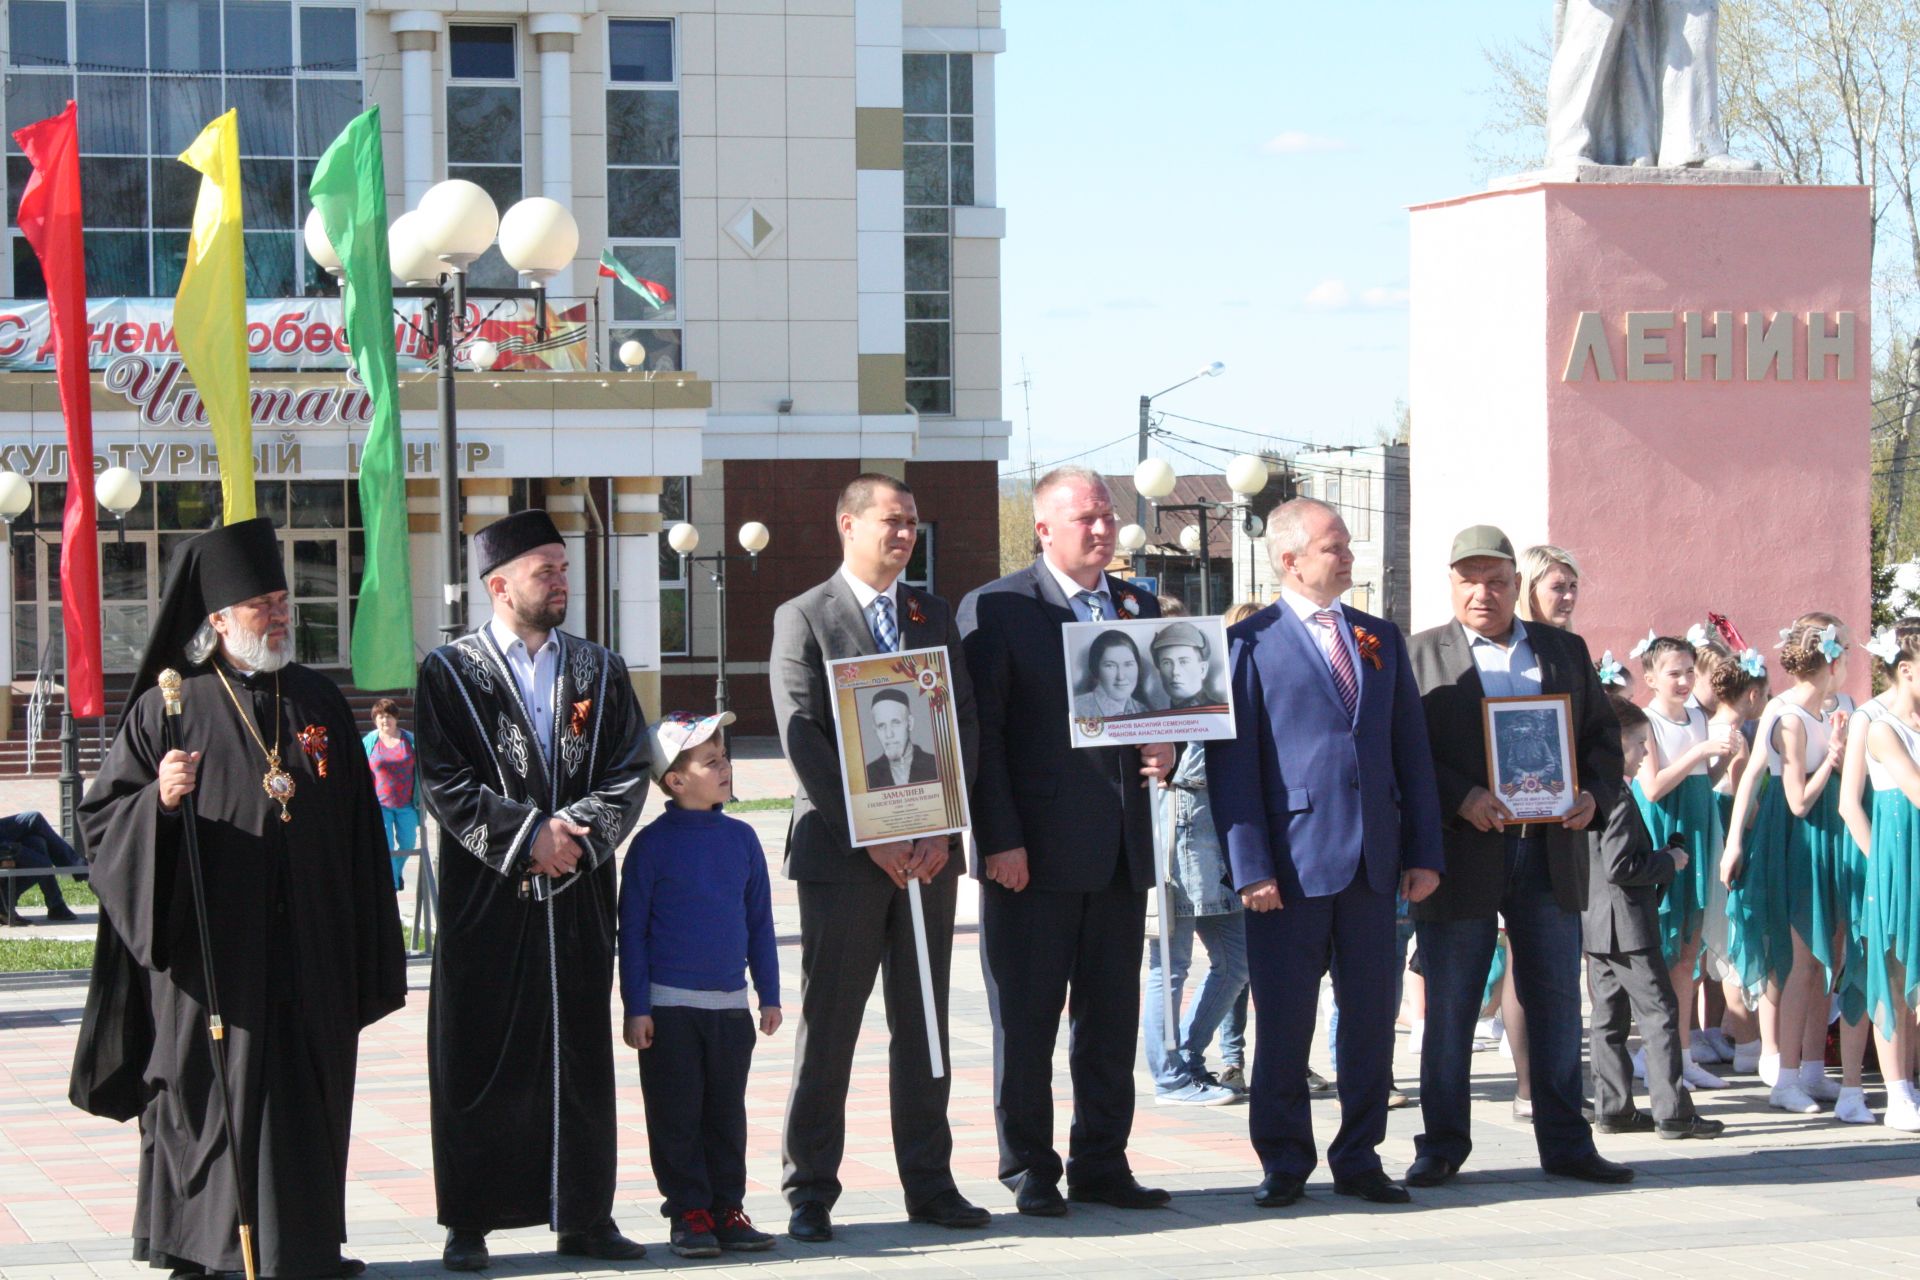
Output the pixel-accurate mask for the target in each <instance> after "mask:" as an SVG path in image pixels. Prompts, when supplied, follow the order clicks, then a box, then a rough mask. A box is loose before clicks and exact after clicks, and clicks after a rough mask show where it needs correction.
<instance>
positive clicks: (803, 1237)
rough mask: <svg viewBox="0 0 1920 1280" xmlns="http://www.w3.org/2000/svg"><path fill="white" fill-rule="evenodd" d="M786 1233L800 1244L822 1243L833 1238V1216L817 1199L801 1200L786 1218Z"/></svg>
mask: <svg viewBox="0 0 1920 1280" xmlns="http://www.w3.org/2000/svg"><path fill="white" fill-rule="evenodd" d="M787 1234H788V1235H790V1236H792V1237H793V1238H794V1239H795V1240H798V1241H800V1242H801V1243H802V1244H824V1243H825V1242H826V1241H828V1240H831V1239H833V1218H832V1216H831V1215H830V1214H828V1212H827V1206H826V1205H825V1204H823V1203H822V1202H821V1201H818V1200H802V1201H801V1202H800V1203H799V1204H797V1205H795V1206H793V1216H792V1217H790V1218H788V1219H787Z"/></svg>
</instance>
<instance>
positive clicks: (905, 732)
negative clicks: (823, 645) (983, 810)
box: [827, 647, 968, 847]
mask: <svg viewBox="0 0 1920 1280" xmlns="http://www.w3.org/2000/svg"><path fill="white" fill-rule="evenodd" d="M949 663H950V659H949V658H948V656H947V651H946V649H945V648H944V647H943V648H938V649H910V650H907V651H906V652H904V653H886V654H879V655H877V656H871V657H864V658H841V659H838V660H835V661H830V662H828V663H827V675H828V679H829V680H831V681H832V683H833V728H834V733H835V735H836V736H837V738H838V740H839V747H840V777H841V786H842V788H843V790H844V799H845V800H846V805H847V824H848V828H849V829H850V830H851V831H852V832H853V843H854V845H855V846H856V847H865V846H867V845H873V844H885V843H887V842H889V841H893V840H917V839H919V838H920V837H921V836H938V835H952V834H953V833H954V832H957V831H964V830H966V829H967V826H968V815H967V774H966V768H965V765H964V762H963V761H962V759H961V756H960V721H959V717H958V715H957V714H956V712H955V709H954V705H953V696H952V695H953V685H952V679H951V675H950V670H951V668H950V665H949Z"/></svg>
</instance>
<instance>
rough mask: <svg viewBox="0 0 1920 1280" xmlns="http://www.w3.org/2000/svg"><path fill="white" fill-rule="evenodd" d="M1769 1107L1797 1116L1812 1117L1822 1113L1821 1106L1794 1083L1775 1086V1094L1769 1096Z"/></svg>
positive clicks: (1786, 1082) (1785, 1082)
mask: <svg viewBox="0 0 1920 1280" xmlns="http://www.w3.org/2000/svg"><path fill="white" fill-rule="evenodd" d="M1767 1105H1768V1106H1770V1107H1773V1108H1775V1109H1777V1110H1780V1111H1791V1112H1793V1113H1794V1114H1795V1115H1801V1116H1812V1115H1818V1114H1819V1113H1820V1104H1819V1103H1817V1102H1815V1101H1814V1100H1813V1099H1812V1098H1810V1097H1808V1096H1807V1091H1806V1090H1805V1089H1802V1088H1801V1087H1800V1086H1799V1085H1798V1084H1797V1083H1795V1082H1793V1081H1783V1082H1782V1083H1780V1084H1777V1085H1775V1086H1773V1092H1771V1093H1769V1094H1768V1095H1767Z"/></svg>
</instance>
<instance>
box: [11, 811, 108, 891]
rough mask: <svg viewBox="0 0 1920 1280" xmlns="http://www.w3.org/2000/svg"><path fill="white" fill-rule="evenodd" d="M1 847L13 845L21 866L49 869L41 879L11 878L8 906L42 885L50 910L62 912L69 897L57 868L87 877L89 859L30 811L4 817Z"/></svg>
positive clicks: (14, 855)
mask: <svg viewBox="0 0 1920 1280" xmlns="http://www.w3.org/2000/svg"><path fill="white" fill-rule="evenodd" d="M0 845H5V846H11V848H12V850H13V857H14V861H15V862H16V863H17V864H18V865H19V866H21V867H46V868H47V869H48V870H47V874H45V875H41V876H9V877H7V879H6V882H5V885H4V890H3V891H4V892H5V894H6V902H7V905H9V906H11V905H13V904H14V903H17V902H18V901H20V895H21V894H23V893H25V892H26V891H27V890H28V889H30V888H32V887H33V886H34V885H35V884H38V885H39V886H40V892H41V893H42V894H44V895H45V897H46V900H47V909H48V910H49V911H59V910H62V909H64V908H65V907H66V905H67V899H66V895H64V894H62V893H61V892H60V882H59V881H58V880H56V879H55V878H54V875H53V870H52V869H53V868H54V867H77V868H79V869H80V870H79V871H78V872H77V874H78V875H82V876H84V875H86V865H87V864H86V860H85V859H84V858H82V857H81V856H80V855H79V854H78V853H76V852H74V848H73V846H72V845H70V844H68V843H67V842H66V841H65V840H62V839H61V838H60V833H59V832H58V831H55V830H54V829H53V826H52V824H50V823H49V822H48V821H47V820H46V819H45V818H44V817H42V816H41V815H40V814H38V813H36V812H34V811H33V810H31V809H29V810H27V811H25V812H23V813H16V814H14V815H12V816H11V817H7V818H0Z"/></svg>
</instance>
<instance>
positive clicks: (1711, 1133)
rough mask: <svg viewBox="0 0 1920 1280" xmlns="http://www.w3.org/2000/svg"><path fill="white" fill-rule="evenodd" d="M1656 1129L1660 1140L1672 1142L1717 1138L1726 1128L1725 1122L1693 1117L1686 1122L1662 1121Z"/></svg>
mask: <svg viewBox="0 0 1920 1280" xmlns="http://www.w3.org/2000/svg"><path fill="white" fill-rule="evenodd" d="M1657 1128H1658V1130H1659V1134H1660V1137H1661V1138H1663V1139H1665V1140H1667V1141H1672V1140H1673V1139H1675V1138H1717V1137H1719V1136H1720V1135H1721V1134H1722V1133H1724V1132H1725V1131H1726V1128H1727V1126H1726V1122H1725V1121H1721V1120H1709V1119H1707V1118H1706V1117H1705V1116H1693V1117H1691V1118H1690V1119H1686V1120H1662V1121H1660V1123H1659V1125H1658V1126H1657Z"/></svg>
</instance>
